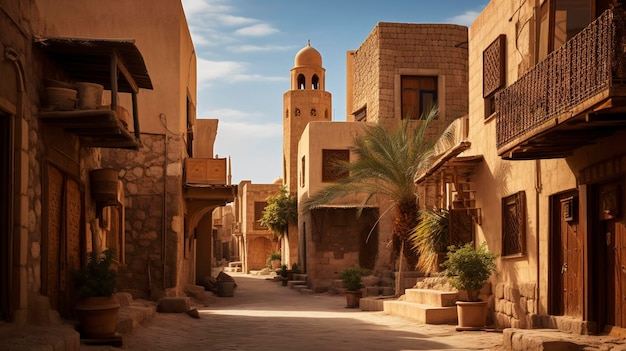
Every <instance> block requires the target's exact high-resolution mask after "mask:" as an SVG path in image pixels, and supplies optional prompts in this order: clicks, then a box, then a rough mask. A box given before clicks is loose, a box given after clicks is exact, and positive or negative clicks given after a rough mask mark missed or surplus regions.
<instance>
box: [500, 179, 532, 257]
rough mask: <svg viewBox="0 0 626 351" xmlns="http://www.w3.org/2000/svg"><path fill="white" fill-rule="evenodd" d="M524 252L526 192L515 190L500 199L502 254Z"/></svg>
mask: <svg viewBox="0 0 626 351" xmlns="http://www.w3.org/2000/svg"><path fill="white" fill-rule="evenodd" d="M525 254H526V193H525V192H524V191H520V192H517V193H515V194H513V195H510V196H507V197H505V198H503V199H502V256H503V257H519V256H523V255H525Z"/></svg>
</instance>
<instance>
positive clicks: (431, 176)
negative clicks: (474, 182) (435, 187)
mask: <svg viewBox="0 0 626 351" xmlns="http://www.w3.org/2000/svg"><path fill="white" fill-rule="evenodd" d="M470 146H471V143H470V142H469V141H462V142H460V143H458V144H457V145H455V146H454V147H452V148H450V149H449V150H448V151H446V152H444V153H443V154H441V155H440V156H439V157H438V158H437V159H436V160H435V161H434V162H433V164H432V165H431V166H430V167H429V168H428V170H426V171H425V172H424V173H422V174H420V175H418V176H417V177H416V178H415V183H416V184H421V183H424V182H430V181H439V180H443V181H444V182H446V183H454V182H455V179H459V178H467V177H469V176H470V175H471V174H472V173H473V172H474V170H475V168H476V166H477V165H478V164H480V163H481V162H482V161H483V156H482V155H474V156H458V155H459V154H460V153H461V152H463V151H465V150H467V149H469V147H470Z"/></svg>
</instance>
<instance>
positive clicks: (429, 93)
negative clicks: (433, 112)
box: [401, 76, 437, 119]
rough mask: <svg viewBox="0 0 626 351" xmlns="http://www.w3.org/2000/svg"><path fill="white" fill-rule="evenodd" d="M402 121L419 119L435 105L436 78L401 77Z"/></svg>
mask: <svg viewBox="0 0 626 351" xmlns="http://www.w3.org/2000/svg"><path fill="white" fill-rule="evenodd" d="M401 79H402V81H401V89H402V119H405V118H409V119H421V118H423V117H425V116H426V115H427V114H428V112H429V111H430V109H431V108H432V106H433V105H435V104H436V103H437V77H436V76H402V78H401Z"/></svg>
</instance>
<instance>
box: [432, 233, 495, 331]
mask: <svg viewBox="0 0 626 351" xmlns="http://www.w3.org/2000/svg"><path fill="white" fill-rule="evenodd" d="M497 257H498V256H497V255H496V254H495V253H493V252H490V251H489V250H488V249H487V243H486V242H483V243H482V244H481V245H479V246H478V247H474V243H468V244H465V245H463V246H461V247H458V248H457V247H450V251H449V252H448V259H447V261H446V262H444V263H443V265H442V266H443V267H444V268H445V269H446V271H445V275H446V277H448V279H449V282H450V285H452V286H453V287H454V288H456V289H457V290H459V291H466V292H467V297H468V299H467V300H468V301H457V312H458V319H459V325H458V326H457V330H478V329H482V328H484V327H485V324H486V321H487V301H481V300H480V299H479V298H478V293H479V291H480V289H482V287H483V286H484V285H485V283H486V282H487V280H489V277H490V276H491V275H492V274H494V273H496V271H497V265H496V258H497Z"/></svg>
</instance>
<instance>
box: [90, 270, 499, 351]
mask: <svg viewBox="0 0 626 351" xmlns="http://www.w3.org/2000/svg"><path fill="white" fill-rule="evenodd" d="M233 277H234V278H235V280H236V282H237V285H238V287H237V288H236V289H235V296H234V297H221V298H220V297H214V298H211V299H210V301H208V306H207V307H203V306H200V305H196V306H194V307H196V308H198V310H199V312H200V319H194V318H192V317H190V316H188V315H187V314H162V313H157V315H156V316H155V318H153V319H152V320H151V321H150V322H149V323H148V324H147V325H144V326H140V327H138V328H135V329H134V330H133V331H132V332H131V333H130V334H126V335H124V340H123V341H124V346H123V347H122V349H128V350H150V351H157V350H184V351H190V350H259V351H261V350H298V351H306V350H497V349H499V347H500V345H501V344H502V334H500V333H497V332H483V331H478V332H457V331H456V330H455V328H454V326H452V325H445V326H435V325H421V324H418V323H416V322H414V321H411V320H409V319H405V318H402V317H394V316H389V315H385V314H383V313H382V312H363V311H361V310H358V309H347V308H345V303H346V302H345V297H344V296H338V295H335V296H332V295H328V294H313V295H312V294H300V293H299V292H298V291H296V290H293V289H290V288H289V287H285V286H281V284H280V283H277V282H272V281H269V280H266V279H265V278H266V277H263V276H251V275H244V274H241V273H239V274H233ZM105 350H120V348H117V347H111V346H87V345H81V351H105Z"/></svg>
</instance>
